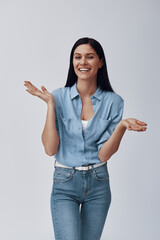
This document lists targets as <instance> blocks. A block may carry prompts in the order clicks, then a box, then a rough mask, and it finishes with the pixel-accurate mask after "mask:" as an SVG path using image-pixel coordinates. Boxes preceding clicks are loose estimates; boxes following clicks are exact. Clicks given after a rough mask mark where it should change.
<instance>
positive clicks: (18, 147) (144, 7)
mask: <svg viewBox="0 0 160 240" xmlns="http://www.w3.org/2000/svg"><path fill="white" fill-rule="evenodd" d="M159 29H160V1H158V0H136V1H135V0H130V1H128V0H117V1H116V0H100V1H97V0H96V1H93V0H84V1H83V0H82V1H75V0H70V1H65V0H63V1H62V0H59V1H54V0H47V1H46V0H26V1H22V0H14V1H11V0H8V1H7V0H4V1H3V0H1V1H0V33H1V37H0V68H1V70H0V83H1V85H0V112H1V124H0V134H1V138H0V140H1V143H0V146H1V166H0V189H1V192H0V226H1V231H0V239H2V240H10V239H12V240H22V239H23V240H28V239H29V240H44V239H45V240H52V239H54V235H53V229H52V221H51V213H50V194H51V188H52V181H53V171H54V157H50V156H48V155H46V154H45V151H44V148H43V145H42V142H41V134H42V131H43V128H44V124H45V120H46V113H47V104H46V103H45V102H44V101H42V100H41V99H39V98H38V97H35V96H32V95H31V94H29V93H28V92H27V91H26V90H25V89H27V88H26V87H25V86H24V80H30V81H31V82H32V83H33V84H34V85H35V86H37V87H38V88H39V89H40V87H41V86H42V85H44V86H45V87H46V88H47V90H48V91H50V92H51V91H53V90H54V89H56V88H59V87H63V86H64V85H65V83H66V79H67V73H68V68H69V56H70V51H71V48H72V46H73V44H74V43H75V41H77V40H78V39H79V38H81V37H86V36H87V37H92V38H95V39H96V40H98V41H99V42H100V43H101V45H102V47H103V49H104V52H105V56H106V62H107V67H108V74H109V78H110V82H111V84H112V86H113V89H114V90H115V91H116V93H118V94H119V95H120V96H122V98H123V99H124V103H125V109H124V115H123V118H137V119H139V120H141V121H145V122H146V123H147V124H148V127H147V130H146V132H135V131H128V130H126V133H125V135H124V137H123V138H122V141H121V144H120V148H119V150H118V152H116V153H115V154H114V155H113V156H112V157H111V158H110V160H109V161H108V169H109V174H110V184H111V191H112V202H111V206H110V209H109V212H108V216H107V219H106V223H105V226H104V230H103V234H102V238H101V239H102V240H107V239H108V240H135V239H136V240H151V239H153V240H159V239H160V228H159V221H160V205H159V203H160V192H159V189H160V188H159V184H160V179H159V176H160V171H159V170H160V154H159V149H160V146H159V136H160V131H159V122H160V113H159V104H158V103H160V94H159V87H160V83H159V75H160V71H159V69H160V68H159V62H160V58H159V53H160V44H159V43H160V32H159ZM86 240H87V239H86ZM93 240H94V239H93Z"/></svg>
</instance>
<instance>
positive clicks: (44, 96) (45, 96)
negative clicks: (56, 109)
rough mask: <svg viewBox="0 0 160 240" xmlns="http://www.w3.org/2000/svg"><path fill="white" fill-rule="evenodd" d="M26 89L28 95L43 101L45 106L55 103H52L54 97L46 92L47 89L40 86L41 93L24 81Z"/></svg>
mask: <svg viewBox="0 0 160 240" xmlns="http://www.w3.org/2000/svg"><path fill="white" fill-rule="evenodd" d="M24 82H25V84H24V86H26V87H27V88H28V89H26V91H27V92H29V93H30V94H32V95H34V96H37V97H39V98H41V99H42V100H43V101H45V102H46V103H47V104H48V103H55V102H54V97H53V95H52V94H51V93H49V92H48V91H47V89H46V88H45V87H44V86H41V89H42V91H43V92H42V91H40V90H39V89H38V88H37V87H35V86H34V85H33V84H32V83H31V82H30V81H24Z"/></svg>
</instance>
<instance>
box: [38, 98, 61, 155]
mask: <svg viewBox="0 0 160 240" xmlns="http://www.w3.org/2000/svg"><path fill="white" fill-rule="evenodd" d="M42 142H43V145H44V148H45V152H46V153H47V154H48V155H50V156H53V155H54V154H56V152H57V151H58V146H59V136H58V133H57V129H56V123H55V106H54V103H52V102H51V103H48V104H47V117H46V122H45V127H44V130H43V133H42Z"/></svg>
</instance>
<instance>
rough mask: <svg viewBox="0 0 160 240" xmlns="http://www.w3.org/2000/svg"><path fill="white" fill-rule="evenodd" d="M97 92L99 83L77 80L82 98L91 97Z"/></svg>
mask: <svg viewBox="0 0 160 240" xmlns="http://www.w3.org/2000/svg"><path fill="white" fill-rule="evenodd" d="M96 90H97V83H96V82H92V83H91V82H90V81H85V80H79V79H78V80H77V91H78V92H79V94H80V96H81V97H90V96H92V95H93V94H94V93H95V92H96Z"/></svg>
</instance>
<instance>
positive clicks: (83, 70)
mask: <svg viewBox="0 0 160 240" xmlns="http://www.w3.org/2000/svg"><path fill="white" fill-rule="evenodd" d="M79 71H80V72H88V71H90V68H79Z"/></svg>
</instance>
